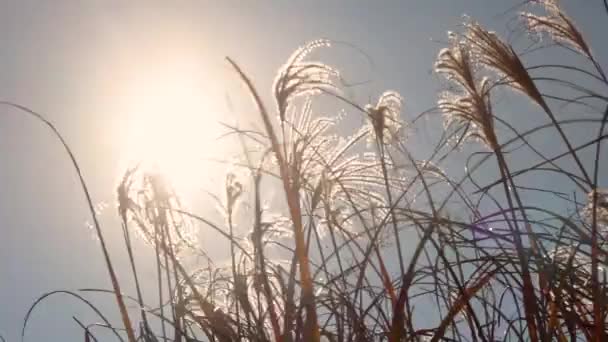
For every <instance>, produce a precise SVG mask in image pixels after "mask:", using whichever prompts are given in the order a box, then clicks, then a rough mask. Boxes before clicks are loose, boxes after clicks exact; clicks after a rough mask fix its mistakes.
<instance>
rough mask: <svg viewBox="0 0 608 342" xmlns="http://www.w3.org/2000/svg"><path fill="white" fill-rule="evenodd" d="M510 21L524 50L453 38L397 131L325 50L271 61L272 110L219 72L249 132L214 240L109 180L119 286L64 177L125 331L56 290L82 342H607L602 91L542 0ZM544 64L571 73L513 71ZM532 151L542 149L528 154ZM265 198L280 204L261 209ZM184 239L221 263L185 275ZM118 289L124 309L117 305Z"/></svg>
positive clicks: (560, 15)
mask: <svg viewBox="0 0 608 342" xmlns="http://www.w3.org/2000/svg"><path fill="white" fill-rule="evenodd" d="M606 8H607V12H608V6H606ZM519 17H520V19H519V20H520V23H521V25H520V29H521V30H523V31H524V32H525V33H527V38H525V39H527V40H528V43H527V45H528V48H527V49H526V50H525V51H518V48H517V47H516V46H514V45H513V44H511V43H510V42H508V41H507V40H505V39H502V38H501V37H499V36H498V35H497V34H496V33H493V32H490V31H488V30H487V29H485V28H484V27H483V26H482V25H480V24H479V23H476V22H475V21H473V20H468V21H467V22H466V23H465V24H464V25H463V27H462V30H461V31H460V32H457V33H451V34H450V36H449V43H448V46H447V47H445V48H444V49H443V50H441V51H440V52H439V54H438V57H437V62H436V63H435V71H436V73H437V75H439V76H440V77H441V78H442V79H443V84H444V86H445V91H444V92H442V93H441V94H439V96H438V103H437V106H436V107H435V108H432V109H431V110H428V111H425V112H424V113H420V114H419V115H411V113H409V115H407V116H408V117H412V119H411V120H406V119H405V118H406V115H405V114H404V113H403V111H404V110H403V108H404V105H405V104H406V103H407V99H404V98H402V96H401V95H400V94H398V93H397V92H395V91H390V90H389V91H386V92H384V93H383V94H380V95H379V98H378V100H377V102H376V103H374V104H359V103H356V102H355V101H354V100H351V99H350V98H349V97H348V96H346V95H344V92H343V88H344V85H345V80H344V79H343V76H342V75H341V74H340V72H339V70H338V68H336V67H334V66H330V65H327V64H325V63H323V62H319V61H315V60H312V59H311V58H310V57H311V56H312V55H313V54H314V52H315V51H316V50H319V49H330V48H331V45H332V42H331V41H330V40H317V41H313V42H310V43H308V44H305V45H304V46H302V47H301V48H299V49H298V50H296V51H295V52H294V53H293V55H292V56H290V57H289V58H288V60H287V62H286V64H285V65H283V66H282V67H281V68H280V69H279V71H278V73H277V77H276V79H275V81H274V84H273V87H272V96H273V99H274V101H275V103H274V104H272V105H269V104H267V103H265V102H264V100H263V96H262V95H261V94H260V93H259V89H258V88H257V87H256V86H255V84H254V80H252V79H251V78H250V77H249V76H248V75H247V72H246V71H245V70H243V69H242V68H241V67H240V66H239V64H238V63H237V62H236V61H234V60H232V59H230V58H227V63H228V64H229V65H230V66H231V67H232V68H233V69H234V72H235V73H236V75H238V77H239V78H240V80H241V81H242V83H243V85H244V89H245V91H246V92H247V93H248V95H250V96H251V98H252V106H253V107H254V108H255V109H256V111H257V113H258V115H259V119H260V121H261V123H262V124H263V129H262V130H261V131H251V130H241V129H237V128H234V127H233V128H232V129H233V133H234V134H236V135H237V136H238V137H239V139H240V142H241V143H242V145H243V151H244V152H243V155H242V159H241V161H240V162H236V163H234V165H233V166H232V168H231V171H230V172H228V173H227V175H226V183H225V188H224V194H222V196H220V197H222V198H218V200H219V202H220V203H221V208H220V210H221V212H222V213H223V215H224V217H225V220H224V221H223V222H220V223H218V222H212V221H211V220H210V219H207V218H205V217H201V216H199V215H196V214H194V213H192V212H189V211H187V210H186V209H185V208H183V207H182V206H181V205H180V201H179V197H178V194H175V193H174V192H173V191H172V190H171V188H170V187H169V185H168V184H169V183H168V182H166V181H165V180H164V179H163V178H162V176H160V175H157V174H153V173H149V172H147V171H146V170H139V169H137V168H134V169H131V170H128V171H126V172H125V175H124V177H123V179H122V181H121V182H120V184H119V186H118V188H117V201H118V215H119V217H120V220H121V224H122V231H123V237H124V243H125V248H126V250H127V252H128V256H129V263H130V264H129V269H130V270H131V275H132V279H122V280H119V279H118V278H117V276H116V275H115V272H114V268H113V265H112V261H111V258H110V255H109V253H108V251H107V248H106V247H105V242H104V234H103V229H102V227H101V226H100V224H99V223H98V221H97V219H96V213H95V210H93V203H92V200H91V198H90V197H89V195H88V191H87V187H86V183H85V181H84V179H83V178H82V176H81V177H80V180H81V183H82V187H83V188H84V190H85V195H86V201H87V202H88V204H89V206H90V209H91V215H92V216H93V218H94V226H95V232H96V234H97V236H98V238H99V242H100V245H101V248H102V251H103V255H104V258H105V261H106V266H107V270H108V272H109V276H110V278H111V283H112V285H113V288H112V290H111V291H109V292H111V293H113V294H114V295H115V300H116V303H117V305H118V309H119V313H120V316H121V317H122V322H121V325H119V324H116V323H112V322H110V321H109V320H108V319H106V318H105V317H104V314H103V313H102V312H100V311H99V310H97V308H96V307H95V306H94V305H93V304H91V303H90V302H89V301H88V299H87V298H86V296H89V295H92V294H93V293H94V292H99V291H102V290H88V291H85V292H69V291H61V292H62V293H64V294H69V295H71V296H75V297H76V298H79V299H80V300H82V301H83V302H85V303H87V304H88V305H89V306H90V308H91V309H92V310H93V311H94V312H95V313H96V314H97V315H98V316H99V318H100V320H102V322H103V323H100V324H90V323H84V322H81V321H79V320H78V319H76V318H75V322H76V324H78V325H79V326H81V327H82V329H83V335H84V340H85V341H95V340H97V337H96V336H95V335H96V334H95V330H96V329H110V330H111V331H112V332H114V334H115V335H114V337H115V338H116V339H118V340H120V341H128V342H135V341H174V342H181V341H183V342H187V341H220V342H225V341H282V342H291V341H332V342H333V341H392V342H396V341H484V342H485V341H499V340H500V341H502V340H504V341H549V340H559V341H567V340H572V341H574V340H588V341H606V340H607V339H608V336H607V335H608V324H607V323H608V322H607V318H606V315H607V313H608V306H607V304H608V303H607V298H606V295H607V291H606V290H607V286H608V284H607V281H606V276H607V275H606V271H605V267H606V257H607V256H608V249H607V247H606V246H607V245H606V242H608V241H607V240H606V239H607V238H608V234H607V232H608V190H606V189H603V188H602V187H601V186H600V183H601V182H602V181H603V182H605V181H606V178H605V176H602V172H604V173H605V171H606V170H605V167H604V168H602V165H601V163H602V162H603V161H604V160H605V159H606V158H605V157H606V152H605V151H604V150H602V145H603V143H604V141H605V139H606V137H607V135H606V133H605V124H606V121H607V120H608V79H607V78H606V75H605V73H604V70H603V69H602V65H601V63H600V62H599V60H598V59H597V58H596V56H594V55H593V53H592V50H591V47H590V44H588V42H587V41H586V40H585V38H584V35H583V33H582V32H581V31H580V30H579V29H578V28H577V26H576V25H575V23H574V21H573V20H572V19H571V18H570V17H568V16H567V14H566V13H564V12H563V10H562V9H561V8H560V7H559V6H558V4H557V2H556V1H554V0H543V1H534V2H530V3H528V4H527V5H526V6H525V7H524V12H523V13H521V14H520V16H519ZM519 45H522V44H518V46H519ZM547 50H550V52H549V53H551V54H564V55H565V56H566V58H565V59H564V60H568V61H574V62H573V63H572V64H559V63H551V64H549V63H547V64H539V65H528V62H527V61H528V60H530V59H531V58H533V54H538V53H543V52H541V51H545V53H546V51H547ZM573 54H574V56H575V58H572V55H573ZM530 55H532V56H530ZM576 56H578V58H576ZM505 94H507V96H508V97H507V98H508V99H509V101H515V100H516V99H517V98H519V99H520V100H521V101H522V102H528V103H530V104H532V106H527V107H521V108H532V109H529V110H530V111H532V113H530V115H534V116H535V117H534V119H533V120H532V119H531V120H530V123H527V124H525V125H521V123H516V122H509V121H508V118H509V116H508V115H505V114H504V113H503V111H505V108H509V106H510V104H507V105H506V106H505V104H504V103H498V102H499V101H497V100H496V99H497V98H501V96H504V95H505ZM321 99H322V100H321ZM327 101H334V102H336V103H337V104H338V105H340V106H342V107H344V109H345V111H344V112H349V113H350V114H351V115H353V113H355V115H359V116H363V117H365V118H366V122H367V123H366V124H365V125H363V126H362V127H360V128H358V129H356V130H355V131H354V132H351V133H350V134H349V133H345V130H344V129H342V128H340V122H341V120H344V115H345V114H344V113H342V112H341V113H338V114H336V115H334V116H320V115H319V114H318V113H319V112H320V107H321V106H322V104H321V103H327ZM5 104H7V103H5ZM8 105H11V106H17V105H14V104H8ZM17 107H18V108H20V109H22V110H24V111H25V112H28V113H30V114H33V115H34V116H36V117H37V118H38V119H41V120H43V121H44V122H45V123H46V124H47V125H49V126H50V127H51V128H52V129H53V130H54V131H55V133H57V135H58V136H59V138H60V139H61V140H62V142H63V139H62V138H61V136H60V135H59V133H58V132H57V131H56V129H55V128H54V127H53V126H52V124H51V123H49V122H48V121H46V120H45V119H44V118H42V117H41V116H40V115H38V114H36V113H34V112H32V111H30V110H29V109H27V108H25V107H21V106H17ZM518 108H519V107H518ZM568 113H586V114H585V115H579V116H577V115H568ZM426 119H428V122H431V123H432V122H437V121H438V120H440V121H441V122H442V123H443V126H441V127H440V128H434V129H437V130H441V131H442V134H440V135H439V138H438V139H437V140H436V141H435V143H434V145H433V146H432V148H430V149H429V150H430V155H428V156H427V157H426V158H423V159H420V158H416V157H415V156H416V155H417V154H419V153H413V152H414V151H412V150H411V149H410V144H411V142H412V141H413V140H414V139H416V137H415V134H414V132H415V131H416V126H417V125H419V124H420V123H421V122H422V121H424V120H426ZM576 127H583V128H585V129H586V132H587V133H586V134H585V135H584V136H581V134H580V133H579V134H577V135H574V134H573V133H572V132H575V131H576V130H573V128H576ZM581 139H582V140H581ZM547 140H548V141H549V142H550V145H551V146H552V147H553V148H551V149H549V150H547V149H546V148H543V146H538V145H540V144H539V143H538V142H539V141H547ZM64 146H65V148H66V150H67V151H68V153H69V155H70V157H71V158H72V161H73V163H74V166H75V167H76V170H77V171H78V173H79V176H80V172H79V169H78V164H77V162H76V159H75V158H74V156H73V155H72V153H71V152H70V150H69V147H68V146H67V145H66V144H65V143H64ZM462 161H464V162H462ZM447 169H449V170H454V169H459V170H462V169H464V171H463V172H462V173H459V172H452V173H453V174H450V173H449V172H447V171H446V170H447ZM530 179H531V180H530ZM538 179H551V180H553V183H556V184H557V183H559V186H546V185H543V184H542V183H543V182H540V183H541V184H540V185H537V184H536V183H535V182H536V181H535V180H538ZM268 188H272V189H280V195H277V196H278V197H277V198H270V199H269V198H268V196H267V195H265V193H266V192H267V191H268ZM564 189H565V190H564ZM266 201H269V202H268V203H269V204H268V205H265V204H264V202H266ZM539 203H540V204H541V205H539ZM243 207H247V208H248V210H242V208H243ZM199 227H206V228H207V229H212V230H214V231H216V232H217V233H218V234H219V235H220V236H222V237H223V238H224V239H225V241H226V243H227V244H229V246H230V260H229V261H228V262H221V263H219V264H216V263H214V262H213V261H212V260H208V259H205V258H202V259H201V258H198V259H197V260H198V263H195V264H194V266H193V263H192V262H186V260H188V258H189V256H192V255H203V256H204V255H206V254H205V250H204V249H205V245H204V243H199V242H198V241H197V239H196V234H197V232H196V229H198V228H199ZM135 233H136V234H135ZM134 234H135V235H134ZM135 238H142V239H144V241H146V242H147V243H148V244H149V245H150V248H152V249H153V250H154V255H155V256H156V260H155V261H154V262H155V264H156V273H157V274H156V276H157V284H156V286H157V291H158V292H157V294H156V297H157V299H158V300H157V301H156V302H154V303H150V302H146V301H145V300H144V298H145V296H144V294H143V293H142V292H143V286H142V284H141V281H140V277H139V275H138V271H137V266H136V265H137V261H136V260H135V257H134V253H133V250H132V249H133V244H132V241H133V239H135ZM201 260H202V261H201ZM218 265H219V266H218ZM121 282H123V283H124V282H132V283H133V284H134V286H135V289H136V291H135V293H134V294H129V295H127V294H123V293H121V287H120V284H121ZM55 293H57V292H51V293H48V294H45V295H44V296H43V297H41V298H40V300H43V299H44V298H46V297H48V296H49V295H53V294H55ZM40 300H39V301H37V302H36V303H34V305H33V306H32V308H31V309H30V311H29V312H28V317H29V314H30V313H31V312H32V310H33V309H34V308H35V306H36V305H37V304H38V303H39V302H40ZM127 303H128V304H129V305H130V304H134V305H136V307H137V308H138V310H137V311H138V312H137V315H133V314H132V312H129V311H128V310H127ZM28 317H26V320H25V323H24V331H25V328H26V325H27V320H28Z"/></svg>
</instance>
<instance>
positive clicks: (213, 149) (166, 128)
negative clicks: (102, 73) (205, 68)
mask: <svg viewBox="0 0 608 342" xmlns="http://www.w3.org/2000/svg"><path fill="white" fill-rule="evenodd" d="M201 82H202V81H201V80H198V79H196V78H195V76H193V74H192V73H191V72H188V70H179V69H178V70H175V69H169V70H150V72H149V73H146V76H145V77H135V78H133V79H131V80H130V82H129V83H130V84H129V85H128V87H127V92H126V96H125V97H124V99H125V103H123V110H124V112H125V115H124V118H125V121H123V123H122V124H124V125H125V127H124V128H126V130H123V131H125V132H126V135H127V136H126V139H125V140H124V141H125V146H123V151H122V154H123V157H122V159H123V160H122V163H121V164H123V165H125V164H128V165H134V164H136V163H139V165H140V167H142V168H144V169H146V170H153V171H155V172H160V173H161V174H163V175H164V176H166V177H167V178H168V179H169V181H170V182H171V183H172V185H173V186H174V187H176V188H177V190H178V191H179V192H180V193H181V194H182V195H187V193H188V192H191V191H194V190H198V188H200V185H201V182H202V181H203V178H205V177H206V176H209V174H208V169H209V163H208V162H205V161H204V160H205V159H206V158H210V157H213V156H214V155H217V154H218V153H219V151H218V148H217V141H216V140H215V138H216V137H217V136H218V134H219V129H218V127H219V124H218V120H219V115H218V109H217V106H214V104H213V103H212V102H210V98H209V97H206V96H205V95H206V94H207V93H208V92H207V91H206V89H205V87H204V85H203V84H202V83H201Z"/></svg>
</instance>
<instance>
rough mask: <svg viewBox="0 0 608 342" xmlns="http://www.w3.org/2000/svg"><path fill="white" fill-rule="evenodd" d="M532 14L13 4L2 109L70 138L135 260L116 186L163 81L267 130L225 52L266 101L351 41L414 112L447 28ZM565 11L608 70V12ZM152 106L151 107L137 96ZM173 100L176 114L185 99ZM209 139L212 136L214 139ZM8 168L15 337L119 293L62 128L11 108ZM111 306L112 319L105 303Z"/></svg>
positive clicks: (66, 334) (1, 198)
mask: <svg viewBox="0 0 608 342" xmlns="http://www.w3.org/2000/svg"><path fill="white" fill-rule="evenodd" d="M518 3H519V1H507V0H504V1H503V0H424V1H422V0H419V1H414V0H410V1H405V0H404V1H323V2H322V1H299V2H296V1H256V2H253V1H251V2H247V3H246V4H243V3H242V2H240V1H221V2H220V1H175V2H167V1H129V2H126V1H125V2H118V1H116V2H112V1H89V2H78V1H29V0H27V1H2V2H1V3H0V41H1V42H2V46H1V47H0V99H2V100H10V101H14V102H17V103H20V104H23V105H26V106H28V107H30V108H32V109H34V110H36V111H39V112H41V113H43V114H45V115H46V117H47V118H48V119H50V120H51V121H53V122H54V123H55V124H56V126H57V127H58V128H59V129H60V131H61V132H62V133H63V135H64V136H65V138H66V140H67V141H68V143H69V144H70V145H71V147H72V149H73V150H74V153H75V154H76V157H77V158H78V160H79V162H80V163H81V166H82V169H83V172H84V175H85V177H86V179H87V181H88V183H89V185H90V188H91V192H92V195H93V198H94V200H95V201H96V202H97V203H106V204H107V205H108V208H107V209H105V210H103V211H102V214H101V217H102V221H103V223H104V224H105V229H106V232H107V236H108V239H109V241H110V244H111V245H112V246H113V247H112V252H113V255H114V256H115V259H116V260H117V262H120V260H121V258H122V257H124V255H122V254H121V252H120V246H121V245H120V240H119V237H120V230H119V226H118V225H117V223H116V222H115V219H114V209H113V208H114V190H115V189H114V186H115V184H116V180H117V179H118V177H119V175H120V171H121V167H123V166H124V164H123V162H124V160H123V159H124V157H125V156H124V154H125V150H129V147H128V146H127V145H128V144H129V141H130V140H129V136H131V135H133V134H134V133H133V131H132V130H131V128H129V127H130V122H131V121H130V120H131V119H132V118H131V116H133V115H141V113H137V112H138V111H140V112H141V111H145V109H146V108H147V107H146V103H145V102H146V99H147V98H153V97H156V96H160V97H162V94H164V93H165V90H167V89H165V88H159V89H156V88H154V86H153V85H154V84H157V83H169V84H173V86H174V88H171V89H174V90H175V91H180V90H183V89H188V91H192V93H193V94H191V95H190V97H189V98H187V101H193V102H196V106H200V108H202V109H205V110H204V111H202V113H200V115H202V118H203V122H205V120H207V121H213V122H215V121H218V120H227V121H230V120H237V121H247V122H249V121H253V120H254V119H253V118H252V116H253V115H254V114H255V113H254V112H253V111H252V109H251V108H248V106H249V105H248V103H247V102H246V101H242V103H240V102H239V103H238V105H237V109H238V110H236V112H238V115H237V116H236V117H235V116H234V114H231V113H230V111H229V110H228V107H227V105H226V94H230V96H231V98H233V97H235V95H233V94H236V97H237V98H238V94H242V89H241V88H240V86H239V85H238V82H237V81H236V78H235V77H234V74H233V73H232V72H231V71H230V69H229V68H228V67H227V65H226V63H225V62H224V60H223V58H224V56H230V57H232V58H234V59H235V60H236V61H238V62H239V63H240V64H241V66H242V67H243V68H244V69H245V70H246V71H247V72H248V73H249V74H250V76H251V77H252V78H253V79H254V81H255V83H256V84H257V85H258V86H259V89H261V91H262V92H267V91H268V90H269V89H270V85H271V82H272V79H273V77H274V72H275V70H276V69H277V68H278V67H279V66H280V65H281V64H282V63H283V62H284V61H285V59H286V58H287V57H288V56H289V54H290V53H291V52H292V51H293V50H294V49H295V48H297V47H298V46H299V45H300V44H302V43H303V42H305V41H308V40H312V39H316V38H320V37H325V38H329V39H333V40H337V41H344V42H348V43H351V44H353V45H355V46H357V47H358V48H359V49H361V50H363V51H365V52H366V53H367V54H368V55H369V56H370V57H371V58H372V60H373V68H371V67H369V65H366V64H364V63H359V64H356V61H359V62H360V61H361V58H362V56H361V55H360V54H357V53H353V51H352V50H348V49H347V50H341V51H342V55H338V60H339V61H341V63H342V64H339V65H338V67H341V66H344V67H345V69H346V70H349V67H350V71H351V72H352V74H353V75H355V76H357V77H361V78H369V79H371V80H372V81H373V82H372V83H371V84H370V85H369V86H367V87H365V88H364V90H361V92H360V93H359V95H360V96H362V97H363V98H367V96H371V97H375V96H377V94H378V92H379V91H381V90H383V89H396V90H398V91H400V92H401V93H402V95H403V96H404V98H405V100H406V102H407V109H408V111H410V112H412V113H415V112H418V111H421V110H424V109H426V108H428V107H430V106H432V105H433V104H434V102H435V100H436V92H435V91H436V89H438V81H437V77H436V76H434V75H433V74H432V72H431V71H432V64H433V61H434V59H435V57H436V55H437V52H438V51H439V49H440V48H441V47H442V44H441V43H439V41H444V40H445V33H446V31H448V30H454V29H455V28H456V27H457V25H458V24H459V23H460V22H461V21H462V15H463V14H465V13H466V14H468V15H470V16H471V17H473V18H475V19H477V20H479V21H480V22H482V23H483V24H485V25H488V26H490V27H492V28H493V29H495V30H497V31H498V32H505V31H506V25H507V23H508V21H509V19H511V18H512V17H513V16H514V15H515V13H514V12H508V13H506V14H505V11H507V10H509V9H510V8H512V7H513V6H515V5H517V4H518ZM564 5H565V8H566V9H567V10H568V13H569V14H570V15H571V16H572V17H574V18H575V20H576V21H577V23H579V24H580V25H581V27H582V28H583V31H584V32H585V33H586V34H587V37H588V38H589V40H590V41H591V43H592V44H591V45H592V46H593V47H594V48H595V52H596V54H597V55H598V56H599V57H600V60H603V61H607V60H608V44H606V43H605V33H606V32H608V16H606V14H605V13H604V12H603V8H602V5H601V1H600V0H580V1H574V0H572V1H564ZM351 58H352V59H351ZM353 60H354V61H355V62H353ZM351 63H353V64H351ZM357 65H363V66H366V67H365V68H362V69H360V68H357V67H356V66H357ZM355 72H357V73H355ZM176 74H177V75H178V76H177V77H175V78H173V75H176ZM180 84H181V85H180ZM184 84H185V85H184ZM142 89H143V90H142ZM171 89H169V91H172V90H171ZM192 89H194V90H192ZM268 93H269V92H267V93H266V94H268ZM199 95H200V97H199ZM138 96H140V97H141V98H142V99H143V100H142V99H139V100H137V101H136V100H133V98H136V97H138ZM237 102H238V101H237ZM142 103H143V104H142ZM154 103H156V102H154ZM162 104H163V106H167V107H170V106H171V105H172V103H171V100H170V99H169V100H166V101H165V102H162ZM196 108H199V107H196ZM203 126H204V125H203ZM205 129H207V130H206V131H205ZM201 130H202V132H205V133H204V134H203V135H211V133H212V131H210V130H209V129H208V128H205V127H201ZM204 146H209V148H208V149H206V150H205V148H203V150H202V151H201V153H202V154H211V155H217V154H225V153H227V152H228V151H230V150H231V148H230V147H222V146H221V144H219V145H218V144H217V142H213V141H212V140H205V142H204ZM0 165H1V167H0V241H1V245H0V334H2V335H3V336H4V337H6V338H7V340H8V341H15V340H17V339H18V336H19V333H20V329H21V324H22V321H23V317H24V315H25V312H26V310H27V308H28V307H29V305H30V304H31V303H32V302H33V301H34V299H35V298H36V297H38V296H39V295H41V294H43V293H45V292H48V291H51V290H57V289H77V288H89V287H102V288H108V287H109V286H108V285H109V284H108V281H107V277H106V272H105V269H104V267H103V264H102V256H101V252H100V250H99V248H98V244H97V241H96V240H95V238H94V237H93V234H92V231H91V230H90V229H89V228H87V224H86V222H87V221H89V220H90V218H89V216H88V213H87V211H86V207H85V202H84V197H83V194H82V191H81V189H80V188H79V186H78V183H77V179H76V176H75V173H74V171H73V169H72V167H71V165H70V164H69V161H68V158H67V156H66V155H65V153H64V151H63V150H62V149H61V146H60V145H59V143H58V142H57V141H56V140H55V139H54V138H53V137H52V135H51V134H50V132H49V131H48V130H47V129H46V128H44V127H43V126H42V125H40V124H39V123H38V122H35V121H34V120H32V119H31V118H29V117H25V116H24V115H21V114H19V113H17V112H16V111H14V110H10V109H8V108H0ZM206 167H207V168H208V170H209V171H208V172H209V174H205V175H204V176H201V178H205V177H206V178H208V179H206V180H203V181H202V183H203V184H202V186H209V187H213V182H212V181H210V179H217V177H219V176H218V175H219V174H220V173H219V171H218V170H217V167H215V166H213V167H212V166H206ZM212 190H214V189H212ZM205 210H207V209H205V208H203V209H201V211H203V212H204V211H205ZM210 248H212V249H213V247H210ZM122 260H124V259H122ZM121 273H122V274H126V273H124V272H121ZM99 303H101V304H100V305H102V306H103V307H106V308H107V309H108V310H109V311H112V308H113V307H112V306H111V305H108V303H107V302H106V301H104V300H103V299H100V300H99ZM78 305H79V304H75V302H74V301H72V300H71V299H68V298H65V297H61V298H60V297H57V298H55V299H51V300H49V301H48V302H46V303H45V304H43V305H42V306H41V307H40V309H39V310H38V311H36V312H35V314H34V316H33V318H32V321H31V324H30V327H29V329H28V332H27V334H26V337H27V338H26V340H40V339H42V340H46V341H68V340H76V339H79V338H81V335H80V332H79V329H78V328H77V327H76V326H75V324H74V323H73V322H72V321H71V315H73V314H74V313H75V312H77V313H79V314H80V313H81V310H80V309H79V308H78ZM83 315H85V316H84V317H87V316H86V314H84V313H83Z"/></svg>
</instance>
